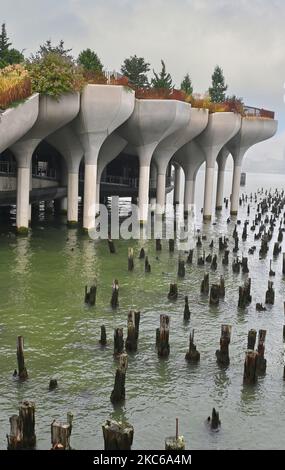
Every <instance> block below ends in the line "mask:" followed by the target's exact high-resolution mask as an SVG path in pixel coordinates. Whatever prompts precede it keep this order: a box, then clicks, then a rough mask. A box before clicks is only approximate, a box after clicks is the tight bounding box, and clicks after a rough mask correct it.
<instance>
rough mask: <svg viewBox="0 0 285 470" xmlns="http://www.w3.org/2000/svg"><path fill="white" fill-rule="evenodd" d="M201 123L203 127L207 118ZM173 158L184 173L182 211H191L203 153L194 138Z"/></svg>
mask: <svg viewBox="0 0 285 470" xmlns="http://www.w3.org/2000/svg"><path fill="white" fill-rule="evenodd" d="M203 125H204V128H205V127H206V125H207V120H205V121H204V123H203ZM175 160H176V161H177V162H178V163H180V165H181V166H182V168H183V170H184V174H185V185H184V212H185V213H186V214H187V213H189V212H191V210H192V208H193V204H194V202H195V181H196V175H197V172H198V170H199V168H200V166H201V165H202V163H203V162H204V161H205V155H204V152H203V151H202V149H201V148H200V146H199V145H198V144H197V142H196V140H195V139H194V140H191V141H190V142H189V143H188V144H186V145H184V146H183V147H182V148H181V149H180V150H179V151H178V152H176V154H175Z"/></svg>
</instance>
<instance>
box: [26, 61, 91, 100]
mask: <svg viewBox="0 0 285 470" xmlns="http://www.w3.org/2000/svg"><path fill="white" fill-rule="evenodd" d="M27 69H28V72H29V75H30V77H31V82H32V91H33V92H37V93H41V94H43V95H48V96H52V97H54V98H59V96H60V95H62V94H64V93H70V92H76V91H81V90H82V88H83V86H84V84H85V80H84V77H83V74H82V72H81V70H80V69H79V68H78V67H77V66H75V65H74V64H73V63H72V61H71V60H69V59H68V58H67V57H64V56H63V55H61V54H58V53H54V52H51V53H47V54H44V55H43V56H42V57H41V58H39V59H36V60H34V61H32V62H28V63H27Z"/></svg>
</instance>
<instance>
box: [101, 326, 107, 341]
mask: <svg viewBox="0 0 285 470" xmlns="http://www.w3.org/2000/svg"><path fill="white" fill-rule="evenodd" d="M99 343H100V344H101V346H106V344H107V334H106V327H105V325H102V326H101V336H100V340H99Z"/></svg>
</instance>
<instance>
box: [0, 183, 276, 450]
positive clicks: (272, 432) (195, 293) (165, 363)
mask: <svg viewBox="0 0 285 470" xmlns="http://www.w3.org/2000/svg"><path fill="white" fill-rule="evenodd" d="M199 178H200V180H201V181H200V180H199ZM201 185H202V175H201V174H199V175H198V182H197V190H196V192H197V201H198V203H197V204H198V207H199V206H200V205H201V202H202V194H200V192H199V188H201ZM282 185H283V177H282V176H280V175H269V176H268V175H250V174H248V175H247V185H246V187H245V188H244V191H247V193H249V192H250V191H254V190H256V189H257V188H258V187H261V186H264V187H265V188H268V189H269V187H272V188H275V187H279V188H282ZM202 187H203V185H202ZM229 188H230V174H229V175H228V176H227V180H226V189H225V193H226V195H229ZM228 214H229V210H225V209H224V210H223V212H222V213H221V214H220V215H219V216H218V218H217V219H216V222H217V224H216V225H212V224H211V223H208V224H205V225H203V224H202V222H201V220H200V217H201V214H200V213H199V211H198V221H197V227H199V228H201V231H202V232H203V233H204V234H206V235H207V241H206V242H204V245H205V248H206V254H207V253H208V252H209V251H210V250H209V248H208V245H209V243H210V240H211V238H214V240H215V241H216V242H217V239H218V236H219V235H220V234H223V235H226V236H229V237H230V242H231V254H230V264H229V266H228V267H224V266H222V264H221V258H219V262H218V269H217V271H216V272H214V273H210V282H214V281H215V280H218V279H219V276H220V274H224V276H225V286H226V296H225V299H224V301H221V302H220V305H219V306H218V307H217V308H213V307H209V305H208V299H207V298H204V297H202V296H201V295H200V283H201V280H202V278H203V273H204V271H205V268H204V267H199V266H197V250H196V248H195V253H194V260H193V265H192V266H188V265H186V276H185V278H184V279H177V259H178V251H177V249H176V250H175V253H174V254H170V253H169V251H168V242H167V241H163V242H162V245H163V248H162V252H160V253H157V252H156V251H155V242H154V241H152V240H150V241H147V242H145V248H146V250H147V252H148V255H149V260H150V263H151V267H152V272H151V274H149V275H147V274H145V273H144V262H143V261H139V260H138V254H139V249H140V246H141V242H139V241H136V240H132V241H123V240H121V241H116V242H115V245H116V250H117V253H116V254H114V255H111V254H110V253H109V250H108V246H107V242H106V241H93V240H90V239H89V238H88V236H86V235H83V234H81V232H80V231H77V230H74V229H68V228H66V224H65V218H64V217H62V218H60V219H54V217H53V216H52V215H50V216H48V217H47V218H46V219H44V218H43V219H42V220H38V221H34V222H33V226H32V230H31V232H30V234H29V236H28V237H27V238H22V237H19V238H17V237H14V236H13V235H9V232H10V231H11V227H10V226H9V225H7V223H2V225H1V227H0V233H1V236H0V392H1V393H0V448H1V449H4V448H6V433H7V432H9V417H10V416H11V415H12V414H14V413H17V410H18V402H19V401H21V400H22V399H30V400H33V401H35V403H36V434H37V445H38V448H39V449H49V448H50V424H51V422H52V420H53V419H54V418H58V419H60V420H65V419H66V413H67V412H68V411H72V412H73V414H74V425H73V431H72V437H71V445H72V446H73V447H74V448H76V449H102V448H103V435H102V429H101V425H102V423H103V422H104V420H106V419H107V418H110V417H115V418H119V419H123V420H127V421H129V422H130V423H131V424H133V425H134V428H135V435H134V444H133V448H134V449H163V448H164V439H165V437H166V436H168V435H171V434H174V431H175V418H176V417H178V418H179V423H180V433H181V434H183V435H184V437H185V440H186V448H187V449H246V448H255V449H263V448H269V449H278V448H279V449H282V448H284V444H285V438H284V431H285V421H284V404H285V382H284V381H283V365H284V357H283V356H284V347H283V341H282V328H283V324H284V311H283V301H284V300H285V292H284V285H285V280H284V279H283V278H282V274H281V273H282V255H280V256H279V257H278V258H277V259H276V260H275V261H274V262H273V269H274V270H275V271H276V276H275V278H273V281H274V288H275V297H276V300H275V305H274V306H272V307H269V308H268V309H267V311H266V312H256V310H255V303H256V302H264V299H265V291H266V288H267V281H268V271H269V260H270V258H271V257H272V249H273V244H274V241H275V240H276V238H277V233H276V230H275V233H274V236H273V239H272V241H271V243H270V250H269V254H268V256H267V257H266V258H265V259H263V260H259V256H258V251H259V245H260V241H258V242H254V241H253V234H252V232H251V231H250V230H249V237H248V240H247V241H246V242H244V243H243V242H241V237H240V252H239V254H240V255H241V254H242V253H244V254H246V253H247V250H248V248H249V247H250V246H252V245H253V244H256V245H257V246H258V249H257V250H256V252H255V254H254V255H248V256H249V268H250V277H251V279H252V297H253V299H252V303H251V305H250V306H249V307H248V308H247V309H245V310H244V311H242V310H239V309H238V308H237V301H238V286H239V285H241V284H242V283H243V282H244V279H245V278H246V276H245V275H243V274H238V275H237V274H234V273H233V272H232V268H231V260H232V256H233V255H232V246H233V245H232V243H233V241H232V236H231V235H232V232H233V228H234V221H232V222H231V223H230V224H228V225H227V224H226V218H227V217H228ZM239 217H240V218H241V219H242V220H244V218H246V217H247V216H246V207H243V208H241V211H240V215H239ZM253 218H254V211H253V210H252V212H251V215H250V217H249V219H250V221H251V220H252V219H253ZM241 230H242V227H241V226H240V227H239V232H241ZM129 246H132V247H133V248H134V251H135V269H134V271H133V272H132V273H129V272H128V270H127V252H128V247H129ZM283 246H284V245H283ZM213 251H214V252H217V253H218V250H217V243H215V249H214V250H213ZM282 251H283V250H282ZM200 253H201V252H200ZM156 256H158V259H156ZM185 257H186V255H185ZM206 268H208V270H209V266H206ZM94 278H96V279H97V284H98V289H97V302H96V306H95V307H94V308H87V307H86V306H84V302H83V300H84V286H85V285H86V284H89V285H90V284H91V283H92V281H93V280H94ZM114 278H117V279H118V280H119V285H120V298H119V301H120V307H119V308H118V309H117V310H116V311H114V310H112V309H111V307H110V297H111V287H112V281H113V279H114ZM174 281H175V282H176V281H177V282H178V289H179V298H178V300H177V301H176V302H169V301H168V299H167V293H168V290H169V284H170V282H174ZM185 295H188V297H189V304H190V310H191V321H190V323H189V324H188V325H185V324H184V323H183V308H184V296H185ZM130 309H137V310H140V311H141V323H140V337H139V347H138V352H137V353H136V354H133V355H131V354H130V355H129V367H128V371H127V378H126V401H125V403H124V404H123V405H122V406H120V407H116V408H114V407H113V405H112V404H111V402H110V393H111V391H112V388H113V384H114V374H115V370H116V365H117V363H116V361H114V359H113V330H114V328H115V327H124V333H125V335H126V323H127V313H128V311H129V310H130ZM161 313H167V314H169V315H170V317H171V324H170V348H171V350H170V356H169V358H168V359H167V360H159V359H158V357H157V352H156V349H155V330H156V328H157V327H158V326H159V316H160V314H161ZM223 323H226V324H230V325H232V327H233V329H232V340H231V344H230V358H231V363H230V365H229V367H227V368H224V369H222V368H220V367H219V366H218V365H217V363H216V357H215V351H216V349H217V348H218V347H219V338H220V329H221V325H222V324H223ZM102 324H104V325H105V326H106V329H107V338H108V345H107V347H106V348H101V347H100V345H99V344H98V340H99V337H100V326H101V325H102ZM190 327H192V328H194V329H195V343H196V345H197V349H198V350H199V352H200V354H201V360H200V364H199V365H196V366H193V365H192V366H191V365H189V364H187V363H186V361H185V359H184V357H185V352H186V350H187V348H188V338H189V329H190ZM250 328H255V329H257V330H258V329H260V328H265V329H266V330H267V337H266V343H265V357H266V358H267V372H266V374H265V375H264V377H260V378H259V380H258V383H257V385H256V386H255V387H244V386H243V383H242V378H243V363H244V353H245V350H246V345H247V333H248V330H249V329H250ZM18 335H23V336H24V338H25V358H26V365H27V369H28V373H29V379H28V380H27V381H26V382H24V383H21V382H18V381H17V380H16V379H14V378H13V377H12V374H13V371H14V369H15V368H16V338H17V336H18ZM51 377H55V378H57V380H58V383H59V387H58V389H56V390H55V391H53V392H49V391H48V384H49V380H50V378H51ZM212 407H216V409H217V410H218V411H219V412H220V419H221V421H222V427H221V429H220V431H219V432H214V433H213V432H210V431H209V430H208V428H207V426H206V425H205V419H206V418H207V417H208V415H209V414H210V413H211V410H212Z"/></svg>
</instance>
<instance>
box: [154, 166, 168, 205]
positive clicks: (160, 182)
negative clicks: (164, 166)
mask: <svg viewBox="0 0 285 470" xmlns="http://www.w3.org/2000/svg"><path fill="white" fill-rule="evenodd" d="M156 181H157V183H156V213H157V214H164V213H165V189H166V183H165V173H163V174H162V173H160V172H159V171H158V174H157V180H156Z"/></svg>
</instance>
